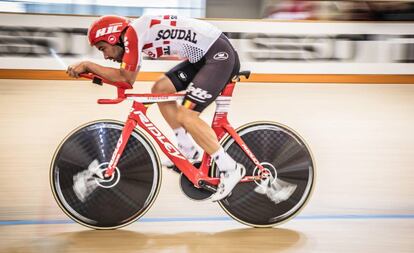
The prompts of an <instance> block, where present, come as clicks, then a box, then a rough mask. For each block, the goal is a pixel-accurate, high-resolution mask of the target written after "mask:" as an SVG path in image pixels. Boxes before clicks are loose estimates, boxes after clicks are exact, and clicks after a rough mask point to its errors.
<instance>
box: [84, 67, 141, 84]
mask: <svg viewBox="0 0 414 253" xmlns="http://www.w3.org/2000/svg"><path fill="white" fill-rule="evenodd" d="M86 69H87V72H90V73H93V74H95V75H98V76H100V77H102V78H104V79H107V80H109V81H112V82H128V83H130V84H133V83H134V82H135V78H136V74H137V73H135V72H131V71H124V70H122V69H116V68H111V67H104V66H101V65H99V64H96V63H93V62H88V63H87V64H86Z"/></svg>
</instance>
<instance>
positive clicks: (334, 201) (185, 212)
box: [0, 80, 414, 252]
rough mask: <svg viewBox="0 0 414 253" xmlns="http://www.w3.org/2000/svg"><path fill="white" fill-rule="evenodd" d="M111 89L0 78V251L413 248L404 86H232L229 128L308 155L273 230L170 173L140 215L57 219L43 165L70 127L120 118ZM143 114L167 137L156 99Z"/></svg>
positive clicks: (408, 102)
mask: <svg viewBox="0 0 414 253" xmlns="http://www.w3.org/2000/svg"><path fill="white" fill-rule="evenodd" d="M135 90H136V91H137V92H148V91H149V90H150V84H149V83H137V84H135ZM113 95H114V90H113V89H112V88H111V87H97V86H93V85H92V84H90V83H89V82H82V81H40V80H36V81H29V80H0V129H1V131H0V161H2V163H1V164H2V173H1V175H0V182H1V188H0V189H1V190H0V222H1V223H0V224H1V226H0V252H206V251H215V252H252V251H257V250H259V251H263V252H413V251H414V202H413V199H414V187H413V182H414V169H413V164H414V134H413V126H414V85H397V84H393V85H384V84H382V85H373V84H369V85H362V84H361V85H335V84H323V85H319V84H311V85H310V84H295V85H289V84H259V83H257V84H256V83H249V84H246V83H241V84H239V85H238V87H237V88H236V91H235V93H234V99H233V103H232V107H231V110H230V121H231V123H232V124H233V125H234V126H240V125H242V124H245V123H247V122H250V121H254V120H273V121H277V122H280V123H282V124H285V125H288V126H289V127H291V128H293V129H295V130H296V131H297V132H298V133H299V134H300V135H301V136H302V137H304V139H305V140H306V141H307V142H308V144H309V146H310V147H311V149H312V151H313V154H314V157H315V159H316V168H317V178H316V182H317V184H316V189H315V191H314V194H313V196H312V198H311V200H310V202H309V204H308V205H307V206H306V207H305V209H304V210H303V212H302V213H301V214H300V215H299V216H298V217H297V218H296V219H294V220H292V221H290V222H288V223H286V224H284V225H282V226H280V227H278V228H274V229H250V228H247V227H245V226H243V225H240V224H238V223H236V222H234V221H232V220H228V219H227V218H226V217H227V216H226V214H225V213H224V212H223V211H222V210H221V209H220V208H219V206H218V205H216V204H213V203H208V202H194V201H191V200H189V199H187V198H186V197H185V196H184V195H183V194H182V193H181V192H180V189H179V186H178V177H177V175H176V174H174V173H172V172H170V171H163V172H164V175H163V177H164V180H163V185H162V189H161V192H160V195H159V197H158V199H157V201H156V202H155V204H154V206H153V207H152V209H151V210H150V211H149V212H148V213H147V214H146V215H145V216H144V217H143V219H142V221H141V222H138V223H134V224H132V225H130V226H128V227H126V228H124V229H121V230H117V231H92V230H88V229H85V228H83V227H81V226H80V225H77V224H72V223H67V220H68V219H67V217H66V216H65V215H63V213H62V211H61V210H60V209H59V208H58V207H57V205H56V203H55V202H54V200H53V197H52V194H51V192H50V187H49V179H48V173H49V165H50V160H51V158H52V156H53V153H54V150H55V149H56V147H57V146H58V144H59V143H60V141H61V140H62V139H63V138H64V137H65V136H66V134H68V133H69V132H70V131H71V130H72V129H74V128H75V127H77V126H79V125H81V124H83V123H86V122H89V121H93V120H96V119H102V118H111V119H118V120H124V119H125V118H126V115H127V112H128V110H129V107H130V104H129V103H125V104H122V105H115V106H108V105H105V106H104V105H97V104H96V99H98V98H111V97H113ZM213 110H214V108H212V107H211V108H208V109H207V111H206V112H205V113H204V114H203V118H205V119H210V118H211V115H212V112H213ZM149 116H150V117H151V118H152V119H154V122H155V123H156V124H157V125H159V127H160V128H161V129H165V131H164V132H165V134H166V135H168V136H172V132H171V130H169V129H168V128H167V125H166V123H165V122H164V121H163V119H162V118H161V117H160V114H159V112H158V109H157V108H156V106H153V107H151V108H150V111H149ZM30 223H33V224H30ZM43 223H51V224H43ZM19 224H21V225H19Z"/></svg>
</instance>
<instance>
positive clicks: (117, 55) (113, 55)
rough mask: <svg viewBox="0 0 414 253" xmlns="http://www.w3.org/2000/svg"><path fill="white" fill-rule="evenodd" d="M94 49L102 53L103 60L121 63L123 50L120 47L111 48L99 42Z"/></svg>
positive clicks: (107, 44)
mask: <svg viewBox="0 0 414 253" xmlns="http://www.w3.org/2000/svg"><path fill="white" fill-rule="evenodd" d="M95 47H96V48H97V49H98V50H99V51H101V52H102V54H103V56H104V58H105V60H112V61H116V62H122V57H123V56H124V49H122V47H120V46H112V45H111V44H109V43H106V42H104V41H99V42H98V43H96V44H95Z"/></svg>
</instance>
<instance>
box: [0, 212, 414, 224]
mask: <svg viewBox="0 0 414 253" xmlns="http://www.w3.org/2000/svg"><path fill="white" fill-rule="evenodd" d="M294 219H297V220H373V219H381V220H389V219H414V214H355V215H353V214H345V215H299V216H297V217H295V218H294ZM231 220H232V219H231V218H230V217H226V216H223V217H221V216H220V217H182V218H141V219H140V220H139V221H138V222H196V221H231ZM72 223H75V222H74V221H72V220H0V226H14V225H59V224H72Z"/></svg>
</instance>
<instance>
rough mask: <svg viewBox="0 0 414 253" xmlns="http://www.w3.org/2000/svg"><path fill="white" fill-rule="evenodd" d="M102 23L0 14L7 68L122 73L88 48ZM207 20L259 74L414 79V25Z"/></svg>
mask: <svg viewBox="0 0 414 253" xmlns="http://www.w3.org/2000/svg"><path fill="white" fill-rule="evenodd" d="M95 18H96V17H85V16H57V15H34V14H33V15H30V14H9V13H3V14H0V69H42V70H63V69H65V68H66V67H65V66H67V65H68V64H71V63H74V62H77V61H80V60H84V59H89V60H92V61H96V62H98V63H100V64H105V65H108V66H114V67H118V64H115V63H112V62H109V61H104V60H103V57H102V55H101V53H100V52H99V51H98V50H96V49H94V48H91V47H90V46H89V44H88V42H87V37H86V34H87V28H88V26H89V24H90V23H91V22H92V21H93V20H94V19H95ZM207 21H208V22H211V23H213V24H214V25H215V26H217V27H218V28H220V29H221V30H222V31H223V32H224V33H225V34H226V35H227V36H228V37H229V38H230V39H231V41H232V43H233V44H234V46H235V47H236V49H237V51H238V53H239V55H240V59H241V62H242V67H243V68H249V69H250V70H252V71H253V72H256V73H273V74H274V73H279V74H296V73H298V74H402V75H404V74H405V75H407V74H414V24H413V23H408V22H406V23H404V22H398V23H386V22H317V21H316V22H281V21H272V20H207ZM178 60H180V59H177V58H175V57H169V58H162V59H160V60H151V59H150V58H144V62H143V66H142V71H159V72H162V71H166V70H168V69H169V68H170V67H172V66H174V65H175V64H177V61H178Z"/></svg>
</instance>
